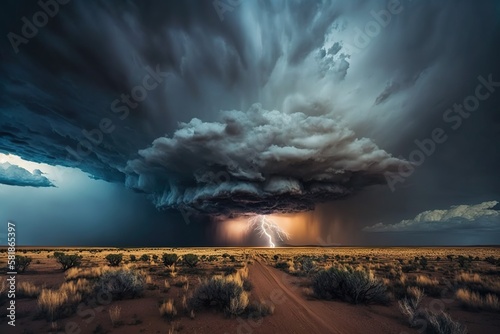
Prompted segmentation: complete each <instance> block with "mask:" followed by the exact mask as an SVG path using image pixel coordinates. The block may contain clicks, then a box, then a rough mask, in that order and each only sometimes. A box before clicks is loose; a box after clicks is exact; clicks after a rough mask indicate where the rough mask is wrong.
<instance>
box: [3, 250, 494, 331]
mask: <svg viewBox="0 0 500 334" xmlns="http://www.w3.org/2000/svg"><path fill="white" fill-rule="evenodd" d="M1 251H2V256H1V263H0V266H1V267H2V282H1V283H0V288H1V289H2V292H1V295H0V305H1V310H0V313H1V320H0V328H1V330H0V331H1V332H2V333H125V334H126V333H169V334H173V333H197V334H211V333H227V334H230V333H235V334H240V333H246V334H249V333H264V334H271V333H278V334H279V333H287V334H289V333H307V334H316V333H318V334H320V333H321V334H323V333H481V334H487V333H499V332H500V316H499V315H500V303H499V299H498V298H499V297H500V275H499V274H500V248H495V247H477V248H475V247H474V248H473V247H467V248H350V247H336V248H126V249H124V248H45V247H38V248H34V247H30V248H18V249H17V250H16V251H17V253H16V254H17V255H18V258H17V260H18V262H20V263H21V264H26V263H29V264H28V265H27V266H26V268H22V267H19V268H17V272H18V274H17V275H16V292H15V295H16V296H15V302H16V304H15V305H16V321H15V325H16V326H15V327H13V326H10V325H8V322H9V321H10V319H9V318H8V317H7V315H8V310H7V307H8V305H9V303H10V300H11V298H9V297H8V292H9V284H7V281H6V278H7V277H8V276H7V275H6V273H7V269H6V268H7V249H6V248H3V249H1ZM173 254H175V255H173ZM23 269H24V271H23V272H21V271H22V270H23Z"/></svg>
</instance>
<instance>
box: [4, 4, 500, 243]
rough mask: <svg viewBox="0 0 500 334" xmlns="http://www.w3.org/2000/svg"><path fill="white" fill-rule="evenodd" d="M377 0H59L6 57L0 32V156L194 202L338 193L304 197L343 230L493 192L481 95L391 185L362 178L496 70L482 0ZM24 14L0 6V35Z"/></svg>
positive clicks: (215, 210)
mask: <svg viewBox="0 0 500 334" xmlns="http://www.w3.org/2000/svg"><path fill="white" fill-rule="evenodd" d="M233 3H234V2H233ZM390 3H391V2H389V1H382V0H368V1H364V0H363V1H361V0H353V1H330V0H316V1H294V0H290V1H285V0H276V1H264V0H262V1H259V0H256V1H241V2H238V5H237V6H234V7H232V9H231V10H230V11H226V12H225V13H224V20H221V18H220V15H219V13H218V12H217V10H216V9H215V8H214V6H213V2H212V1H194V0H186V1H163V2H158V1H149V0H144V1H126V2H125V1H117V0H110V1H92V2H89V1H83V0H73V1H71V2H69V3H68V4H66V5H64V6H61V8H60V10H59V12H58V14H57V15H55V16H54V17H51V18H50V22H49V23H48V24H47V25H45V26H44V27H41V28H40V29H38V33H37V34H36V36H34V37H32V38H30V39H29V42H28V43H26V44H22V45H19V52H18V53H16V52H14V50H13V48H12V45H11V44H10V43H9V40H8V39H7V38H3V39H1V40H0V43H3V44H2V45H1V46H2V48H1V50H2V53H1V55H0V57H1V62H0V152H5V153H12V154H15V155H17V156H20V157H22V158H24V159H26V160H29V161H34V162H41V163H45V164H49V165H52V166H66V167H74V168H78V169H80V170H81V171H83V172H84V173H87V174H88V175H89V176H90V177H91V178H94V179H100V180H105V181H109V182H116V183H119V184H126V185H128V186H130V187H131V188H133V189H135V190H137V191H140V192H143V193H145V194H147V195H148V196H149V197H150V198H151V200H152V201H153V203H154V204H155V205H156V206H157V207H158V208H180V209H182V208H193V209H195V210H197V211H200V212H205V213H209V214H210V215H213V214H219V213H221V214H224V215H226V214H227V211H233V212H234V213H235V214H240V213H245V212H250V213H252V212H264V213H271V212H291V211H302V210H310V209H311V208H313V207H314V204H315V203H318V202H323V201H329V200H332V199H338V198H346V201H335V203H326V204H325V205H322V206H320V209H319V210H323V214H321V217H322V218H321V224H324V226H325V231H326V230H327V227H328V226H329V224H331V222H332V221H333V220H335V219H336V218H335V217H336V215H342V216H344V217H347V218H349V217H351V216H353V212H356V214H359V215H360V216H359V217H358V218H359V219H352V220H349V219H347V218H346V219H343V220H342V222H343V223H342V224H344V225H345V226H343V229H342V230H343V231H344V230H349V231H351V232H350V233H349V236H347V233H346V236H345V238H346V240H350V241H351V242H353V243H355V242H357V241H358V239H356V238H357V236H358V235H362V234H363V233H359V231H360V229H361V228H362V226H365V225H367V224H368V223H367V222H370V224H372V223H373V222H374V221H375V222H376V221H384V222H399V221H401V220H402V219H403V218H405V217H409V216H414V215H415V214H416V213H418V212H422V211H424V210H427V209H429V208H435V207H449V206H450V204H452V203H478V202H482V201H488V200H491V199H498V198H499V196H500V194H499V192H498V189H500V178H498V170H499V168H500V167H499V166H500V164H499V162H500V151H499V150H498V149H496V147H495V146H494V145H492V143H496V142H498V133H499V129H500V119H499V114H498V112H497V110H498V102H499V98H500V95H499V93H498V92H495V93H494V94H493V93H492V94H491V97H490V98H488V100H486V101H481V106H480V108H479V109H478V110H477V111H475V112H474V113H471V115H470V117H468V118H464V119H463V124H464V125H463V126H462V127H461V128H460V130H459V131H455V132H453V133H452V132H449V133H447V134H448V135H449V138H448V140H447V141H446V143H445V144H443V145H441V146H439V148H437V149H436V151H435V153H434V154H433V155H432V156H431V157H428V158H426V161H425V163H424V164H422V165H421V166H418V168H416V172H415V173H413V174H412V175H411V178H408V180H407V181H406V182H405V184H404V185H401V187H400V188H398V189H397V191H396V192H394V193H391V192H390V190H389V188H388V187H370V189H366V187H367V186H369V185H373V184H380V183H383V182H384V180H383V179H381V177H380V176H381V175H382V174H383V172H384V171H391V170H394V169H395V168H397V167H398V166H401V164H404V162H402V159H404V157H408V156H409V153H410V152H412V151H413V150H414V149H415V144H414V142H415V140H416V139H418V140H420V141H422V140H423V139H424V138H428V137H429V136H430V134H431V132H432V130H433V129H435V128H436V127H437V126H445V125H446V124H443V119H442V117H443V113H444V112H445V110H446V109H447V108H451V106H453V105H454V103H462V101H464V98H465V97H466V96H468V95H470V94H471V92H472V93H473V92H474V88H475V87H476V85H477V77H478V76H483V77H489V75H490V74H491V76H492V78H493V80H494V81H495V82H497V81H499V80H500V67H499V66H500V65H499V64H500V63H499V62H498V59H499V58H500V48H499V47H498V45H500V44H499V43H498V41H499V40H500V30H499V27H500V25H499V24H498V23H499V21H498V18H499V17H500V16H499V15H498V13H500V6H499V4H498V1H493V0H491V1H481V2H477V3H476V2H471V1H465V0H457V1H448V0H443V1H439V2H435V1H406V0H402V1H400V2H399V6H398V10H397V14H393V15H390V16H389V18H390V20H389V18H387V16H385V18H386V19H387V20H389V21H388V22H385V23H383V24H381V23H380V20H378V19H377V17H378V18H379V19H380V18H381V17H384V16H383V13H385V12H384V11H386V10H388V5H389V4H390ZM40 10H41V9H40V7H39V6H38V5H37V2H36V1H33V2H29V1H22V2H21V1H17V2H8V3H6V4H5V5H4V10H2V12H1V13H0V16H1V20H0V28H1V31H2V33H3V35H4V36H7V34H8V33H9V32H13V33H16V34H22V27H23V21H22V20H21V18H22V17H27V18H28V20H30V19H31V18H32V17H33V14H34V13H36V12H37V11H40ZM374 13H375V14H374ZM381 15H382V16H381ZM374 25H375V27H378V28H377V29H378V30H377V33H376V34H374V33H373V31H372V32H370V33H369V34H366V28H367V27H374ZM361 34H365V35H366V36H365V41H366V42H367V43H366V45H364V46H363V47H360V46H359V45H357V44H356V41H357V40H359V36H361ZM349 46H355V47H356V48H357V49H356V50H353V49H352V48H350V47H349ZM157 68H158V69H160V71H161V72H162V73H164V74H165V75H164V76H162V78H163V79H164V80H162V82H159V83H158V85H157V86H155V88H154V89H151V90H148V91H147V96H145V97H144V99H143V98H142V97H140V96H138V95H137V92H139V91H140V89H139V88H140V87H144V82H148V83H149V84H151V83H152V82H153V81H151V80H148V79H147V76H151V73H150V70H149V69H157ZM138 87H139V88H138ZM134 92H135V93H134ZM256 103H257V104H256ZM221 111H222V112H221ZM285 120H286V121H285ZM103 122H104V123H103ZM101 124H107V126H105V127H101ZM103 128H106V129H109V131H106V132H104V131H103ZM111 129H112V130H111ZM188 148H189V149H188ZM190 150H191V151H190ZM394 157H397V159H396V158H394ZM457 180H460V181H457ZM57 185H58V186H59V184H57ZM374 188H377V189H378V190H377V191H376V192H374V191H373V189H374ZM362 189H365V191H363V192H362V193H363V194H364V193H367V192H368V195H367V196H366V197H362V196H363V194H361V193H358V194H356V195H355V196H347V195H350V194H353V193H356V192H357V191H358V190H362ZM45 190H55V188H47V189H45ZM360 198H362V200H361V199H360ZM116 201H119V200H118V199H116ZM346 203H347V204H346ZM388 203H389V204H388ZM410 203H411V205H410ZM343 205H345V206H343ZM337 206H338V207H341V209H339V210H337V209H336V208H337ZM117 207H119V205H117ZM360 207H362V208H363V210H358V208H360ZM151 210H152V211H155V210H156V209H155V208H154V206H153V205H151ZM408 212H411V214H408ZM155 213H156V211H155ZM169 214H172V213H171V212H169ZM173 214H175V213H173ZM178 216H180V215H178ZM14 218H15V217H14ZM177 219H178V220H180V219H181V218H180V217H177ZM374 219H376V220H374ZM173 220H175V219H172V221H173ZM169 221H170V219H169ZM339 221H340V220H339ZM347 221H351V222H350V223H347ZM338 224H339V225H338V226H340V224H341V223H340V222H339V223H338ZM340 230H341V228H340V227H338V228H337V231H336V232H338V233H340V232H339V231H340ZM348 238H351V239H348Z"/></svg>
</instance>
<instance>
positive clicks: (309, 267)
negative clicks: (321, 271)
mask: <svg viewBox="0 0 500 334" xmlns="http://www.w3.org/2000/svg"><path fill="white" fill-rule="evenodd" d="M301 265H302V270H303V271H304V272H305V273H306V274H309V273H311V272H313V271H314V270H316V265H315V264H314V262H313V260H312V259H311V258H310V257H305V258H303V259H302V261H301Z"/></svg>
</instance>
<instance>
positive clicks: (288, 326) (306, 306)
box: [250, 260, 416, 334]
mask: <svg viewBox="0 0 500 334" xmlns="http://www.w3.org/2000/svg"><path fill="white" fill-rule="evenodd" d="M250 276H251V278H252V282H253V283H254V286H255V288H254V291H253V293H254V294H255V295H256V296H257V297H258V298H259V299H263V300H266V301H274V302H276V303H275V304H276V311H275V313H274V315H272V316H269V317H266V318H265V319H264V320H263V322H262V325H261V326H260V327H259V329H258V331H256V333H262V334H268V333H269V334H271V333H283V334H284V333H297V334H299V333H308V334H324V333H353V334H354V333H374V334H375V333H387V334H388V333H403V332H407V333H413V332H415V333H416V331H411V330H410V329H409V328H408V326H406V324H404V323H403V321H402V319H401V317H399V316H397V317H393V316H391V314H395V315H398V311H397V310H395V309H393V308H391V307H387V306H364V305H349V304H346V303H340V302H330V301H328V302H327V301H319V300H307V299H306V298H307V297H306V296H304V294H303V293H302V292H301V288H300V286H299V285H298V283H300V282H299V281H296V280H295V279H294V278H292V276H289V275H287V274H285V273H283V272H281V271H279V270H277V269H275V268H272V267H269V266H266V265H263V264H262V262H261V261H260V260H257V261H256V262H255V264H254V265H253V266H251V267H250Z"/></svg>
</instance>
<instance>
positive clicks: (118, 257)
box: [105, 254, 123, 267]
mask: <svg viewBox="0 0 500 334" xmlns="http://www.w3.org/2000/svg"><path fill="white" fill-rule="evenodd" d="M105 259H106V260H108V262H109V265H110V266H113V267H117V266H119V265H120V263H121V262H122V260H123V254H108V255H106V257H105Z"/></svg>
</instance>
